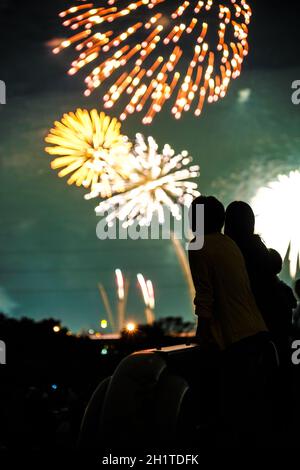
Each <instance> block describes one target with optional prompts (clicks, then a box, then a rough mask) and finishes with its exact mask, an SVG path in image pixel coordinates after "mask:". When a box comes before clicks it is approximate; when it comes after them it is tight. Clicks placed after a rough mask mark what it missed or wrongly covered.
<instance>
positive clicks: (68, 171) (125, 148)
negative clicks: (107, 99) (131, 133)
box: [45, 109, 131, 197]
mask: <svg viewBox="0 0 300 470" xmlns="http://www.w3.org/2000/svg"><path fill="white" fill-rule="evenodd" d="M120 128H121V123H120V122H118V120H117V119H116V118H113V119H111V118H110V117H109V116H106V115H105V114H104V113H100V114H99V113H98V111H97V110H95V109H93V110H92V111H87V110H82V109H77V111H76V112H75V113H72V112H71V113H68V114H64V115H63V118H62V120H61V121H60V122H59V121H56V122H55V123H54V128H53V129H51V130H50V133H49V134H48V136H47V137H46V139H45V140H46V142H48V143H50V144H53V145H54V146H53V147H46V149H45V150H46V152H48V153H49V154H50V155H60V156H59V157H58V158H55V159H54V160H53V161H52V162H51V168H53V169H54V170H57V169H60V168H62V169H61V170H60V171H59V173H58V176H59V177H61V178H62V177H64V176H67V175H71V176H69V179H68V184H74V183H75V184H76V185H77V186H81V185H82V186H84V187H85V188H89V187H90V188H91V190H93V188H94V187H95V186H97V190H98V192H99V194H100V195H101V197H109V196H111V195H112V193H114V192H118V191H120V190H123V185H124V181H125V180H126V178H127V175H126V174H125V169H126V168H127V167H126V165H125V164H124V161H125V160H126V158H127V156H128V155H129V153H130V150H131V143H130V142H129V141H128V138H127V137H125V136H123V135H122V134H121V133H120Z"/></svg>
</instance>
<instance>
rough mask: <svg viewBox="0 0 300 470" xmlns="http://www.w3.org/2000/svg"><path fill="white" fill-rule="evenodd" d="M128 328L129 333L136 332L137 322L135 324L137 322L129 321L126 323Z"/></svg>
mask: <svg viewBox="0 0 300 470" xmlns="http://www.w3.org/2000/svg"><path fill="white" fill-rule="evenodd" d="M126 330H127V331H128V332H129V333H134V332H135V330H136V324H135V323H132V322H129V323H127V325H126Z"/></svg>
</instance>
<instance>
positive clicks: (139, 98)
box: [53, 0, 252, 124]
mask: <svg viewBox="0 0 300 470" xmlns="http://www.w3.org/2000/svg"><path fill="white" fill-rule="evenodd" d="M60 16H61V18H63V19H64V22H63V24H64V26H66V27H68V28H70V29H71V30H72V31H73V35H72V36H71V37H70V38H68V39H66V40H64V41H62V42H61V44H60V45H59V46H58V47H55V49H54V51H53V52H54V53H56V54H57V53H59V52H60V51H61V50H63V49H65V48H67V47H69V46H71V45H76V46H75V47H76V50H77V51H78V54H79V55H78V57H77V58H76V59H75V60H74V61H73V62H72V66H71V68H70V69H69V74H70V75H74V74H75V73H77V72H78V71H79V70H81V69H82V68H83V67H85V66H87V65H89V64H91V63H94V62H96V63H95V66H94V68H93V69H92V70H91V72H90V73H89V74H88V75H87V77H86V80H85V82H86V91H85V95H86V96H89V95H90V94H91V93H92V92H93V91H94V90H95V89H96V88H98V87H100V86H101V91H102V90H103V82H105V81H106V80H107V79H112V80H113V82H112V83H111V85H110V87H108V89H107V92H106V93H105V94H104V96H103V98H104V101H105V107H106V108H111V107H112V106H113V105H114V104H115V103H116V102H117V101H119V99H120V98H121V97H122V96H126V94H127V96H128V99H127V100H126V101H127V104H126V105H125V108H124V111H123V112H122V114H121V116H120V117H121V119H126V117H127V116H128V114H132V113H134V112H141V111H143V112H144V110H145V108H146V107H147V108H148V109H146V112H145V116H144V118H143V123H144V124H150V123H151V122H152V120H153V118H154V116H155V114H156V113H158V112H160V110H161V109H162V107H163V106H164V105H165V103H166V101H167V100H169V99H170V98H171V97H172V96H175V100H174V101H173V104H172V113H173V114H174V116H175V117H176V118H177V119H179V118H180V117H181V115H182V113H183V112H184V111H188V110H189V109H191V108H192V106H194V113H195V115H196V116H200V114H201V112H202V108H203V105H204V103H205V101H207V102H209V103H213V102H215V101H218V100H219V99H220V98H224V96H225V95H226V93H227V90H228V86H229V84H230V82H231V80H232V79H235V78H237V77H238V76H239V75H240V73H241V70H242V65H243V62H244V58H245V56H246V55H247V54H248V26H249V24H250V21H251V16H252V12H251V8H250V6H249V5H248V3H247V1H246V0H222V1H221V2H219V1H213V0H188V1H187V0H137V1H132V2H131V3H128V0H107V1H101V2H100V1H96V2H95V3H83V2H82V3H80V4H77V5H76V6H72V7H71V8H69V9H68V10H65V11H63V12H61V13H60Z"/></svg>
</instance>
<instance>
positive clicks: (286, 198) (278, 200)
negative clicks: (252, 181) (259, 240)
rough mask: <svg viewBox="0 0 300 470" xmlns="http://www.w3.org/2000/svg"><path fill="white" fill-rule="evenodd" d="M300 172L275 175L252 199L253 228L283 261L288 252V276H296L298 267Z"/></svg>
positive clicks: (299, 248) (299, 260) (299, 246)
mask: <svg viewBox="0 0 300 470" xmlns="http://www.w3.org/2000/svg"><path fill="white" fill-rule="evenodd" d="M299 199H300V172H299V171H291V172H290V173H289V174H288V175H279V176H278V177H277V179H275V180H274V181H272V182H270V183H269V184H268V185H267V186H265V187H263V188H261V189H259V191H258V192H257V194H256V196H255V197H254V199H253V200H252V206H253V209H254V212H255V214H256V216H257V219H256V228H257V231H258V233H260V234H261V235H262V237H263V239H264V241H265V243H266V244H267V246H268V247H270V248H275V249H276V250H277V251H278V252H279V253H280V254H281V256H282V258H283V259H284V258H285V257H286V256H287V254H288V253H289V255H288V257H289V262H290V274H291V276H292V277H293V278H294V277H296V274H297V270H298V267H299V266H300V218H299V207H298V206H299Z"/></svg>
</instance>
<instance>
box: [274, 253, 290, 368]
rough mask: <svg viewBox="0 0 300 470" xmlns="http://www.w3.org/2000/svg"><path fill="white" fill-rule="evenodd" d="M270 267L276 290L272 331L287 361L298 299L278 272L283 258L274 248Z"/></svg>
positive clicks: (281, 355) (282, 355)
mask: <svg viewBox="0 0 300 470" xmlns="http://www.w3.org/2000/svg"><path fill="white" fill-rule="evenodd" d="M269 257H270V268H271V273H272V275H273V276H274V285H275V290H274V292H273V300H274V301H273V302H272V305H273V314H272V317H271V319H270V322H271V325H270V328H271V331H272V335H273V338H274V340H275V343H276V346H277V348H278V351H279V355H280V357H281V360H283V361H285V362H286V361H287V360H288V358H289V349H288V347H289V335H290V333H291V326H292V317H293V309H294V308H295V307H296V306H297V301H296V298H295V296H294V293H293V290H292V289H291V288H290V287H289V286H288V285H287V284H285V282H283V281H281V280H280V279H279V277H278V274H280V273H281V271H282V258H281V256H280V254H279V253H278V252H277V251H276V250H273V249H269Z"/></svg>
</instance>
